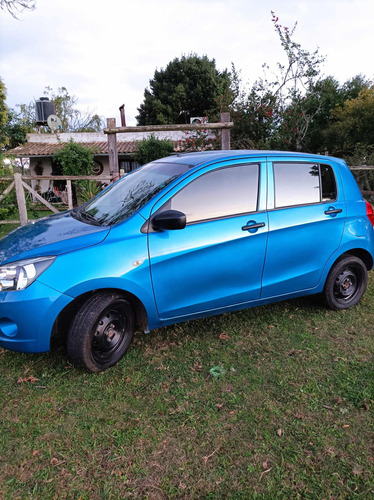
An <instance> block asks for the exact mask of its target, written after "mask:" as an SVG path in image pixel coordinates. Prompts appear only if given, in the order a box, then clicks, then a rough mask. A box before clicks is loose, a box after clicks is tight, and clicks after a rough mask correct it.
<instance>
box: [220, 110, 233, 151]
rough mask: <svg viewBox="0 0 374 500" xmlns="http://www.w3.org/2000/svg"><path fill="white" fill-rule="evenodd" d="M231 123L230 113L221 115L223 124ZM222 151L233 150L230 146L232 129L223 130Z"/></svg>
mask: <svg viewBox="0 0 374 500" xmlns="http://www.w3.org/2000/svg"><path fill="white" fill-rule="evenodd" d="M229 121H230V113H221V122H222V123H227V122H229ZM221 149H231V146H230V129H229V128H226V129H222V131H221Z"/></svg>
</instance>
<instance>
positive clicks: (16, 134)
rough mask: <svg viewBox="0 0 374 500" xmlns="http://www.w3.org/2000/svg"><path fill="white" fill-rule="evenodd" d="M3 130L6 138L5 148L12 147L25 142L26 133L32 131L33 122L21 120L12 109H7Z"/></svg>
mask: <svg viewBox="0 0 374 500" xmlns="http://www.w3.org/2000/svg"><path fill="white" fill-rule="evenodd" d="M3 131H4V134H5V137H6V138H7V145H6V147H5V149H13V148H16V147H17V146H19V145H20V144H24V143H25V142H26V134H28V133H30V132H32V131H33V124H32V123H30V122H27V121H25V120H23V119H22V118H21V117H20V115H19V113H17V112H16V111H15V110H14V109H9V110H8V114H7V121H6V123H5V125H4V128H3Z"/></svg>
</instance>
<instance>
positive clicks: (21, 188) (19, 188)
mask: <svg viewBox="0 0 374 500" xmlns="http://www.w3.org/2000/svg"><path fill="white" fill-rule="evenodd" d="M0 180H1V181H10V184H9V186H8V187H7V188H6V189H5V190H4V191H3V193H1V194H0V202H1V201H2V200H3V199H4V198H5V196H7V195H8V194H9V193H10V192H11V191H12V190H13V189H15V191H16V197H17V205H18V211H19V220H0V224H19V223H20V224H21V225H22V226H24V225H25V224H27V222H28V216H27V208H26V197H25V189H26V191H28V192H30V193H31V194H32V196H33V198H34V199H37V200H38V201H40V202H41V203H43V205H45V206H46V207H47V208H48V209H49V210H51V211H52V212H54V213H58V212H59V210H58V209H57V208H56V207H54V206H53V205H52V204H51V203H49V201H47V200H46V199H45V198H43V197H42V196H41V195H40V194H39V193H37V192H36V191H35V189H33V188H32V187H31V186H29V184H27V182H26V181H33V180H36V181H42V180H49V181H66V191H67V208H68V209H69V210H70V209H72V208H73V190H72V186H71V183H72V181H80V180H86V181H110V182H112V177H109V176H100V177H97V176H94V175H82V176H77V175H21V174H14V175H13V176H12V177H0Z"/></svg>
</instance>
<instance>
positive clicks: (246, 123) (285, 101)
mask: <svg viewBox="0 0 374 500" xmlns="http://www.w3.org/2000/svg"><path fill="white" fill-rule="evenodd" d="M272 23H273V25H274V29H275V31H276V33H277V35H278V37H279V40H280V43H281V46H282V48H283V51H284V55H285V59H286V60H285V62H284V63H278V64H277V70H276V72H275V73H274V72H270V68H269V66H268V65H266V64H264V65H263V68H264V76H263V77H262V78H259V79H258V80H257V81H256V82H255V84H254V85H253V86H252V87H251V89H250V90H249V91H242V90H240V83H241V82H240V81H239V91H237V92H236V99H235V101H234V105H233V108H232V109H233V114H234V119H235V121H236V126H235V127H234V129H233V142H234V143H236V144H238V145H239V146H240V147H243V146H242V145H245V146H246V147H248V146H249V147H256V148H263V147H275V148H277V149H293V150H296V151H300V150H302V149H305V148H306V143H307V137H308V132H309V129H310V125H311V123H312V121H313V118H314V116H315V114H316V112H317V109H314V108H313V107H308V106H306V104H307V103H306V102H305V100H306V94H307V93H308V92H309V91H310V89H311V88H313V86H314V85H316V84H317V82H318V81H319V79H320V65H321V64H322V63H323V61H324V58H323V57H322V56H320V55H319V53H318V49H317V50H315V51H314V52H310V51H308V50H306V49H304V48H303V47H302V46H301V44H300V43H298V42H297V41H295V39H294V34H295V30H296V27H297V23H296V24H295V25H294V27H293V28H292V29H291V30H290V29H289V28H287V27H283V26H282V25H281V24H280V23H279V19H278V17H277V16H276V14H275V13H274V12H272ZM234 76H235V75H234ZM236 77H237V75H236ZM235 86H236V88H237V89H238V83H236V84H235ZM238 122H239V123H238Z"/></svg>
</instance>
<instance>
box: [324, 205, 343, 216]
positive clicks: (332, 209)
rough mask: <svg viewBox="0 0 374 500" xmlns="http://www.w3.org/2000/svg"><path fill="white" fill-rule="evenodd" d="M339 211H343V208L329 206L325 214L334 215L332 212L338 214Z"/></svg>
mask: <svg viewBox="0 0 374 500" xmlns="http://www.w3.org/2000/svg"><path fill="white" fill-rule="evenodd" d="M341 212H343V210H342V209H341V208H334V207H330V208H328V209H327V210H326V211H325V214H326V215H334V214H340V213H341Z"/></svg>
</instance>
